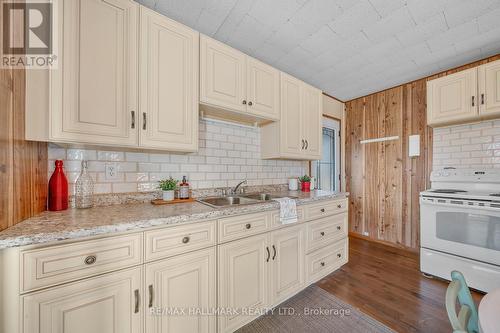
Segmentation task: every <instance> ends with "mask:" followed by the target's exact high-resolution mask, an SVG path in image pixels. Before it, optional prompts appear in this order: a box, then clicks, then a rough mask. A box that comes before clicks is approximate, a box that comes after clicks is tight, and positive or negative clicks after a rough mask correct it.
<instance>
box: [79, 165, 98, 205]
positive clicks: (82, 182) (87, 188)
mask: <svg viewBox="0 0 500 333" xmlns="http://www.w3.org/2000/svg"><path fill="white" fill-rule="evenodd" d="M75 206H76V208H90V207H92V206H94V181H93V180H92V177H90V175H89V172H88V163H87V161H82V172H81V173H80V176H78V179H77V180H76V184H75Z"/></svg>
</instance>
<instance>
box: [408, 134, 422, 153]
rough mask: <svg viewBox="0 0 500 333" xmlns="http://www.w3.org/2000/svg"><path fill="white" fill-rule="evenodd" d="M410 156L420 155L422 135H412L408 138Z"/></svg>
mask: <svg viewBox="0 0 500 333" xmlns="http://www.w3.org/2000/svg"><path fill="white" fill-rule="evenodd" d="M408 156H410V157H416V156H420V135H410V137H409V138H408Z"/></svg>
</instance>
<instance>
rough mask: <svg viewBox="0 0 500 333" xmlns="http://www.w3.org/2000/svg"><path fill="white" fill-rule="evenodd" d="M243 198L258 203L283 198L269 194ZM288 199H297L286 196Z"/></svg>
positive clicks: (257, 194)
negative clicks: (257, 201)
mask: <svg viewBox="0 0 500 333" xmlns="http://www.w3.org/2000/svg"><path fill="white" fill-rule="evenodd" d="M243 197H244V198H249V199H253V200H259V201H269V200H273V199H278V198H283V196H279V195H273V194H269V193H253V194H248V195H244V196H243ZM288 198H291V199H297V197H291V196H288Z"/></svg>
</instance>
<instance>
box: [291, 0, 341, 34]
mask: <svg viewBox="0 0 500 333" xmlns="http://www.w3.org/2000/svg"><path fill="white" fill-rule="evenodd" d="M341 13H342V9H341V8H340V7H339V6H338V5H337V3H336V2H335V1H332V0H309V1H308V2H306V3H305V4H304V5H303V6H302V7H301V8H300V9H299V10H298V11H297V12H295V14H294V15H293V16H292V18H291V19H290V21H291V22H292V23H293V24H294V25H296V26H297V27H298V28H299V29H300V30H302V31H305V32H307V33H309V34H311V33H313V32H316V31H318V29H319V28H321V27H322V26H323V25H325V24H326V23H328V22H330V21H332V20H334V19H335V18H337V17H338V16H339V15H340V14H341Z"/></svg>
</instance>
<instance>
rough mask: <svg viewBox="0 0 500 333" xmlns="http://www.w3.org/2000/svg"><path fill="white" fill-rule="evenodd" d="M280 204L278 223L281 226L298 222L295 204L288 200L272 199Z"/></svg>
mask: <svg viewBox="0 0 500 333" xmlns="http://www.w3.org/2000/svg"><path fill="white" fill-rule="evenodd" d="M274 200H276V201H278V202H279V203H280V221H281V224H291V223H296V222H297V221H298V218H297V203H296V202H295V200H293V199H290V198H277V199H274Z"/></svg>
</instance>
